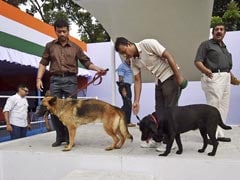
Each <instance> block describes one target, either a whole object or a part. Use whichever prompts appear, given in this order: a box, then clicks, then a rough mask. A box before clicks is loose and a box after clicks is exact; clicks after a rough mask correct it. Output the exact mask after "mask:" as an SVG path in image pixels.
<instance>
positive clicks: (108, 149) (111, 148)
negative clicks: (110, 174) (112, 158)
mask: <svg viewBox="0 0 240 180" xmlns="http://www.w3.org/2000/svg"><path fill="white" fill-rule="evenodd" d="M113 149H114V148H113V147H112V146H109V147H106V148H105V150H106V151H111V150H113Z"/></svg>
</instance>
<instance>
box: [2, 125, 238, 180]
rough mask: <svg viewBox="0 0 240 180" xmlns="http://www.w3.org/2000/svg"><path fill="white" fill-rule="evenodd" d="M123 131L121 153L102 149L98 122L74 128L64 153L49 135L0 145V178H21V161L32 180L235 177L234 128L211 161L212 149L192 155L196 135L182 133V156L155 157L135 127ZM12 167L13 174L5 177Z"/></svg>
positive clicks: (106, 142)
mask: <svg viewBox="0 0 240 180" xmlns="http://www.w3.org/2000/svg"><path fill="white" fill-rule="evenodd" d="M129 131H130V133H132V135H133V137H134V141H133V142H130V141H129V140H128V141H127V142H126V143H125V144H124V146H123V147H122V149H119V150H113V151H105V150H104V148H105V147H106V146H108V145H109V144H111V142H112V140H111V138H110V137H109V136H108V135H107V134H106V133H105V131H104V130H103V128H102V125H101V124H88V125H84V126H82V127H80V128H79V129H78V132H77V136H76V143H75V147H74V148H73V149H72V151H70V152H62V149H63V148H64V146H60V147H56V148H52V147H51V143H52V142H53V141H54V139H55V132H50V133H45V134H41V135H36V136H32V137H28V138H24V139H22V140H16V141H10V142H4V143H0V172H3V173H2V174H3V175H2V177H1V175H0V180H1V178H2V179H3V180H10V179H11V180H15V179H18V180H19V179H21V178H26V177H25V176H26V172H28V171H26V172H25V171H22V170H17V169H19V167H21V166H22V162H26V164H24V167H25V168H26V169H28V170H29V171H30V172H31V173H29V172H28V174H27V175H28V176H27V177H29V178H27V179H35V180H38V179H39V180H40V179H41V180H42V179H44V180H48V179H49V180H50V179H51V180H55V179H61V178H62V179H64V180H75V179H77V178H76V177H79V178H80V177H81V179H84V178H83V177H85V176H86V174H88V175H89V176H88V177H89V180H90V179H91V180H95V179H96V180H100V179H103V177H105V178H104V179H107V180H118V179H123V180H125V179H126V180H131V179H139V178H137V177H138V176H139V177H142V178H143V179H144V178H145V179H150V180H151V179H155V180H160V179H165V180H166V179H168V180H174V179H182V180H188V179H189V180H190V179H191V180H192V179H197V180H198V179H199V180H200V179H205V180H206V179H211V180H212V179H213V178H217V179H218V180H221V179H222V180H223V179H226V178H227V179H231V180H234V179H239V177H240V175H239V174H240V173H239V167H240V127H233V130H230V131H226V132H225V134H226V136H227V137H231V138H232V142H231V143H220V144H219V146H218V150H217V154H216V156H215V157H209V156H207V152H209V151H211V148H212V146H209V147H208V148H207V151H206V152H205V153H203V154H200V153H198V152H197V150H198V149H199V148H200V147H201V146H202V139H201V137H200V134H199V132H198V131H190V132H187V133H185V134H183V135H182V144H183V148H184V150H183V154H182V155H177V154H175V152H176V150H173V152H172V153H171V154H169V156H168V157H159V156H158V154H159V153H158V152H156V151H155V149H153V148H152V149H150V148H147V149H146V148H140V143H141V142H140V131H139V129H138V127H134V128H129ZM1 162H2V163H1ZM13 169H14V171H15V174H14V175H11V176H9V175H10V174H11V172H12V170H13ZM90 172H92V173H90ZM0 174H1V173H0ZM120 174H121V176H120ZM90 175H91V176H90ZM193 176H194V178H193ZM19 177H21V178H19ZM120 177H121V178H120ZM74 178H75V179H74ZM84 180H85V179H84ZM139 180H140V179H139Z"/></svg>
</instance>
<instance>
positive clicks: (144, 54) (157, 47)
mask: <svg viewBox="0 0 240 180" xmlns="http://www.w3.org/2000/svg"><path fill="white" fill-rule="evenodd" d="M135 45H136V47H137V50H138V52H139V57H136V58H132V59H131V64H132V70H133V73H134V75H136V74H138V73H139V72H140V71H141V69H142V68H143V67H145V68H147V69H148V70H149V71H150V72H151V73H152V74H153V75H154V76H155V78H156V80H158V79H159V80H160V81H161V82H164V81H165V80H166V79H167V78H169V77H170V76H172V75H173V71H172V69H171V67H170V66H169V64H168V62H167V60H166V59H164V58H163V57H162V54H163V52H164V51H165V47H163V46H162V45H161V44H160V43H159V42H158V41H157V40H155V39H145V40H143V41H140V42H139V43H135Z"/></svg>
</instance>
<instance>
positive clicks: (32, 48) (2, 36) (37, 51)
mask: <svg viewBox="0 0 240 180" xmlns="http://www.w3.org/2000/svg"><path fill="white" fill-rule="evenodd" d="M0 46H3V47H7V48H11V49H16V50H18V51H21V52H25V53H28V54H32V55H36V56H39V57H41V56H42V53H43V51H44V47H43V46H41V45H39V44H36V43H33V42H30V41H27V40H24V39H21V38H19V37H16V36H13V35H10V34H7V33H4V32H2V31H0Z"/></svg>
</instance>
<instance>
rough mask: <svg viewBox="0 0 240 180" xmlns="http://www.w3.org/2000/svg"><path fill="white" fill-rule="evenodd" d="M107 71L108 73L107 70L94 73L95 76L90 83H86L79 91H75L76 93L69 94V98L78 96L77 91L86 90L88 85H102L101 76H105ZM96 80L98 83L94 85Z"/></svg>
mask: <svg viewBox="0 0 240 180" xmlns="http://www.w3.org/2000/svg"><path fill="white" fill-rule="evenodd" d="M107 71H109V69H108V68H107V69H105V70H103V71H99V72H96V73H95V75H94V76H93V79H92V80H91V81H90V82H88V83H87V84H86V85H84V86H83V87H81V88H80V89H77V91H75V92H73V93H72V94H70V96H69V97H72V96H73V95H76V94H78V92H79V91H81V90H83V89H85V88H87V87H88V86H89V85H90V84H93V85H94V86H97V85H99V84H101V83H102V76H103V75H105V74H106V73H107ZM98 79H99V81H98V83H96V84H94V82H95V81H96V80H98Z"/></svg>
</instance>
